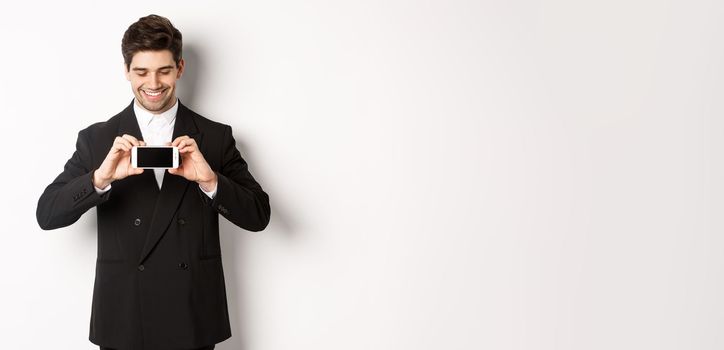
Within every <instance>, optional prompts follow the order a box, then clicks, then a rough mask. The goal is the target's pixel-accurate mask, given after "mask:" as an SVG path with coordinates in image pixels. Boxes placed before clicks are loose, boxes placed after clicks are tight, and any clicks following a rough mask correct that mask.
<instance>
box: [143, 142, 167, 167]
mask: <svg viewBox="0 0 724 350" xmlns="http://www.w3.org/2000/svg"><path fill="white" fill-rule="evenodd" d="M136 156H137V157H138V159H137V160H136V166H137V167H139V168H172V167H173V148H171V147H138V149H137V150H136Z"/></svg>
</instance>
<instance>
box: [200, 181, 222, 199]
mask: <svg viewBox="0 0 724 350" xmlns="http://www.w3.org/2000/svg"><path fill="white" fill-rule="evenodd" d="M199 189H200V190H201V192H203V193H204V194H205V195H206V196H208V197H209V198H210V199H214V197H216V190H217V189H219V182H218V181H217V182H216V187H214V189H213V190H211V191H209V192H206V191H204V189H203V188H201V185H199Z"/></svg>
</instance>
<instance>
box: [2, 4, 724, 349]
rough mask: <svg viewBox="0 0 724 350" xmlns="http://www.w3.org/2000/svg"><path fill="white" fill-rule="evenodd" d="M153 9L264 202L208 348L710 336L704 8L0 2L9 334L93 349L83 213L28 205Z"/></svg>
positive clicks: (33, 345) (717, 343) (717, 74)
mask: <svg viewBox="0 0 724 350" xmlns="http://www.w3.org/2000/svg"><path fill="white" fill-rule="evenodd" d="M149 4H153V6H149ZM150 13H156V14H160V15H163V16H167V17H169V18H170V19H171V20H172V22H173V23H174V24H175V25H176V26H177V27H178V28H179V29H180V30H181V31H182V33H183V35H184V44H185V50H186V51H185V55H186V59H187V75H186V76H184V77H183V78H182V82H181V86H180V89H181V92H180V97H181V100H182V101H183V102H184V103H185V104H186V105H188V106H190V107H191V108H192V109H194V110H195V111H197V112H199V113H200V114H202V115H204V116H207V117H209V118H212V119H215V120H217V121H220V122H223V123H226V124H230V125H232V126H233V128H234V136H235V137H236V139H237V141H238V143H239V145H238V146H239V149H240V150H241V152H242V155H243V156H244V157H245V159H246V160H247V161H248V162H249V165H250V169H251V171H252V174H253V175H254V176H255V177H256V178H257V180H258V181H259V182H260V183H261V184H262V186H263V187H264V189H265V190H266V191H267V192H268V193H269V195H270V197H271V205H272V221H271V224H270V226H269V227H268V228H267V230H266V231H264V232H260V233H251V232H246V231H244V230H241V229H238V228H236V227H234V226H233V225H231V224H230V223H229V222H228V221H226V220H222V221H223V223H222V244H223V253H224V267H225V270H226V278H227V289H228V294H229V303H230V312H231V316H232V320H231V321H232V327H233V337H232V338H231V339H229V340H227V341H225V342H224V343H221V344H220V345H218V346H217V349H221V350H230V349H243V350H289V349H309V350H312V349H313V350H333V349H334V350H337V349H345V350H357V349H373V350H400V349H416V350H433V349H434V350H438V349H464V350H467V349H550V350H554V349H555V350H559V349H565V350H568V349H570V350H580V349H601V350H604V349H605V350H608V349H637V350H638V349H657V350H662V349H664V350H666V349H697V350H701V349H722V348H724V332H722V329H724V301H723V300H724V298H723V297H722V295H724V284H723V283H722V281H723V279H724V256H723V255H722V251H723V248H724V237H723V236H722V229H723V228H724V225H723V221H722V218H721V214H720V213H721V212H722V209H724V201H723V200H722V198H723V195H724V186H722V182H721V180H720V179H721V178H722V176H724V163H723V162H722V160H723V159H724V158H723V156H724V154H723V151H724V148H723V146H724V142H723V141H722V139H721V138H720V137H719V136H720V135H721V134H722V132H721V131H722V129H723V128H724V121H722V118H721V116H722V112H724V105H723V103H722V101H724V100H723V99H722V98H721V96H722V93H724V66H723V63H724V38H723V36H722V33H724V21H722V20H721V19H722V15H724V5H723V4H722V2H721V1H713V0H712V1H683V0H679V1H661V0H656V1H655V0H648V1H647V0H634V1H631V0H626V1H624V0H613V1H610V0H609V1H574V0H568V1H564V0H544V1H533V0H514V1H461V0H454V1H453V0H446V1H443V0H438V1H412V0H407V1H403V0H384V1H381V0H368V1H331V0H330V1H321V0H312V1H304V2H297V1H264V2H256V3H251V2H232V1H224V2H216V3H213V2H210V1H204V2H198V1H196V2H188V3H185V2H180V1H153V2H149V1H146V2H133V1H123V2H90V1H89V2H81V1H62V2H61V1H58V2H52V3H50V2H49V3H46V4H42V3H38V2H37V1H23V2H17V1H16V2H14V3H13V4H12V5H9V4H7V3H6V4H3V5H1V8H0V43H2V49H1V50H2V51H1V52H2V54H1V55H0V69H2V71H1V73H0V118H1V120H2V125H3V128H2V133H1V134H0V135H1V136H0V142H2V144H1V145H0V147H1V149H2V163H1V164H2V169H1V173H0V176H1V178H0V183H2V193H3V195H2V199H3V200H2V204H0V206H1V207H0V209H1V210H0V215H1V217H0V220H1V221H2V226H1V227H2V228H0V231H2V234H1V235H0V237H2V253H1V254H0V259H1V260H0V267H1V268H2V278H0V293H1V294H0V317H1V319H0V320H1V324H0V332H2V334H0V339H1V340H0V341H1V342H2V348H4V349H43V348H52V349H73V350H75V349H96V348H97V347H95V346H93V345H92V344H91V343H90V342H89V341H88V340H87V337H88V326H89V319H90V306H91V295H92V288H93V277H94V271H95V270H94V263H95V258H96V246H95V245H96V236H95V235H96V232H95V220H96V219H95V211H94V210H91V211H89V212H88V213H87V214H86V215H84V216H83V217H82V218H81V220H80V221H79V222H77V223H76V224H74V225H72V226H70V227H66V228H63V229H58V230H55V231H42V230H41V229H40V228H39V227H38V225H37V223H36V221H35V208H36V203H37V200H38V197H39V196H40V194H41V193H42V191H43V190H44V188H45V186H46V185H48V184H49V183H50V182H51V181H52V180H53V178H54V177H55V176H56V175H57V174H58V173H60V171H61V170H62V167H63V164H64V163H65V162H66V160H67V159H68V158H69V157H70V155H71V154H72V152H73V150H74V146H75V139H76V136H77V132H78V131H79V130H80V129H82V128H84V127H86V126H88V125H89V124H91V123H94V122H97V121H103V120H107V119H108V118H110V117H111V116H112V115H114V114H116V113H117V112H119V111H120V110H122V109H123V108H124V107H126V106H127V105H128V103H130V101H131V98H132V93H131V90H130V85H129V83H128V82H127V81H126V80H125V78H124V76H123V61H122V57H121V52H120V43H121V37H122V35H123V32H124V31H125V29H126V28H127V27H128V26H129V25H130V24H131V23H132V22H134V21H135V20H137V19H138V18H139V17H141V16H144V15H147V14H150Z"/></svg>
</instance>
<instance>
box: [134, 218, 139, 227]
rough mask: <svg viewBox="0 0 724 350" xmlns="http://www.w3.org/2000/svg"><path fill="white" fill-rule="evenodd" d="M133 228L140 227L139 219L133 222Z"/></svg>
mask: <svg viewBox="0 0 724 350" xmlns="http://www.w3.org/2000/svg"><path fill="white" fill-rule="evenodd" d="M133 226H141V219H136V220H133Z"/></svg>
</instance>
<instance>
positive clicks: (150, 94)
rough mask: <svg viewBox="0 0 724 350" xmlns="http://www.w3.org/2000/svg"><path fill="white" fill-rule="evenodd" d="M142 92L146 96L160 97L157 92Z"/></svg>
mask: <svg viewBox="0 0 724 350" xmlns="http://www.w3.org/2000/svg"><path fill="white" fill-rule="evenodd" d="M143 92H145V93H146V94H147V95H148V96H158V95H160V94H161V91H158V92H151V91H146V90H143Z"/></svg>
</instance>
